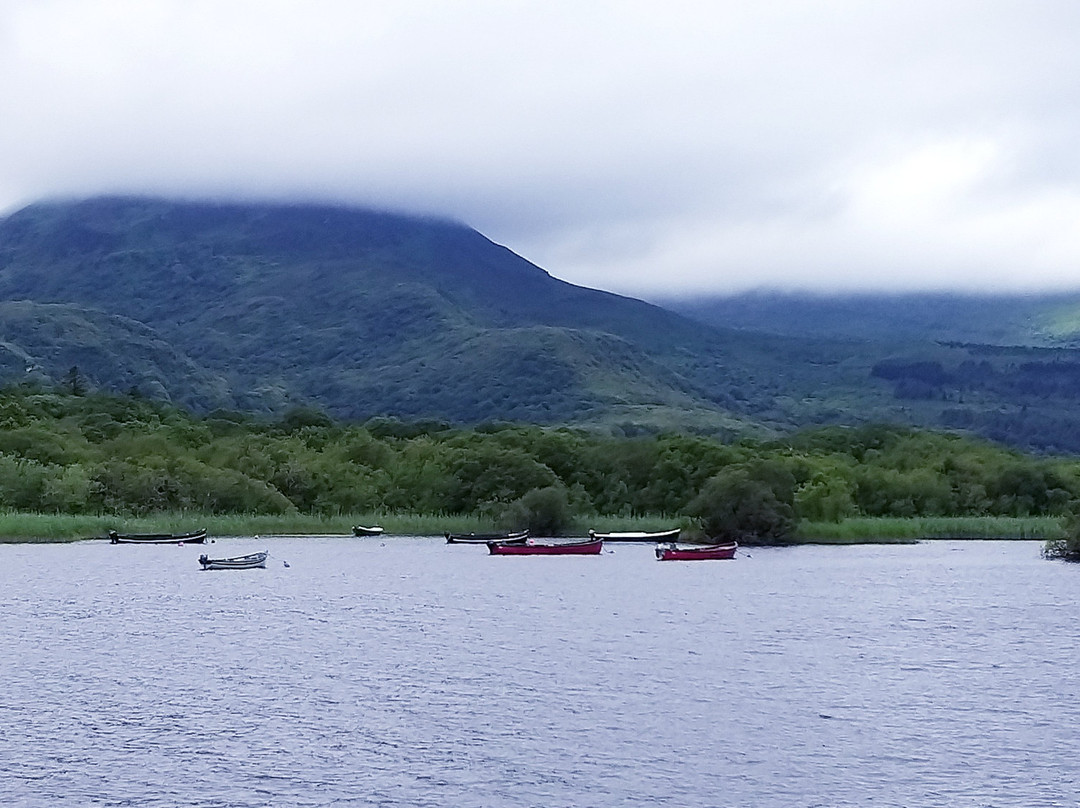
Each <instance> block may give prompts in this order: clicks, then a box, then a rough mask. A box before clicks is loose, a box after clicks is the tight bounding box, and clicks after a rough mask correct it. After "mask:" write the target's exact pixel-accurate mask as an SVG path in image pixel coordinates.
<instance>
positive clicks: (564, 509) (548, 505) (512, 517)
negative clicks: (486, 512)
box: [500, 485, 572, 536]
mask: <svg viewBox="0 0 1080 808" xmlns="http://www.w3.org/2000/svg"><path fill="white" fill-rule="evenodd" d="M571 518H572V517H571V513H570V497H569V495H568V494H567V491H566V489H565V488H564V487H563V486H561V485H549V486H547V487H545V488H534V489H532V490H531V491H528V492H526V493H525V495H524V496H522V497H521V498H520V499H517V500H515V501H514V502H511V503H510V504H509V505H508V506H507V507H506V509H505V510H504V511H503V516H502V519H500V522H502V523H503V524H504V525H505V526H506V527H508V528H510V529H513V530H520V529H522V528H526V527H527V528H528V529H529V532H530V533H532V534H534V535H537V536H558V535H560V534H561V533H562V532H563V531H564V530H565V529H566V528H567V527H568V526H569V524H570V522H571Z"/></svg>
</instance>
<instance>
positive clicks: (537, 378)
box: [0, 198, 757, 422]
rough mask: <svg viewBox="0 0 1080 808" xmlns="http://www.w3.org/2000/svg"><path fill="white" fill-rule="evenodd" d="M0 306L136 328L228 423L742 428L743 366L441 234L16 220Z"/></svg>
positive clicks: (326, 222)
mask: <svg viewBox="0 0 1080 808" xmlns="http://www.w3.org/2000/svg"><path fill="white" fill-rule="evenodd" d="M0 298H2V299H5V300H31V301H35V302H38V303H59V304H69V305H76V306H79V307H83V308H84V309H86V310H92V311H97V312H101V313H103V314H107V315H114V316H122V317H125V318H128V319H129V320H134V321H138V322H141V323H143V324H145V325H146V326H147V327H148V328H152V329H153V332H154V333H155V334H157V335H159V336H160V337H161V338H162V339H163V340H165V341H166V342H167V343H168V345H169V346H170V348H171V349H172V350H173V351H175V352H176V353H177V355H178V356H179V355H182V356H185V357H191V358H193V360H194V361H195V362H197V364H198V366H199V372H198V373H192V374H190V375H191V376H192V378H195V377H200V378H201V376H205V377H206V378H207V379H211V380H214V383H216V384H218V385H220V386H221V387H222V388H223V389H225V390H227V391H228V397H229V398H230V400H231V401H232V403H233V405H234V406H238V407H242V408H246V409H248V408H249V409H257V410H258V409H261V410H274V409H279V408H282V407H285V406H288V405H289V404H291V403H301V402H303V403H307V402H314V403H317V404H319V405H320V406H323V407H325V408H326V409H327V410H329V411H330V412H331V413H333V414H335V415H338V416H344V417H353V418H362V417H368V416H371V415H377V414H380V415H381V414H395V415H402V416H408V417H445V418H452V419H453V420H456V421H462V422H470V421H477V420H484V419H491V418H506V419H517V418H525V419H529V420H538V421H541V422H557V421H574V420H581V419H585V420H601V421H602V420H604V417H605V416H604V414H605V412H607V411H608V410H609V409H611V408H620V411H622V412H625V408H626V407H628V406H629V407H644V408H648V407H656V406H662V407H666V408H672V409H673V410H674V411H682V412H684V413H685V414H686V415H687V417H689V418H691V419H694V420H697V421H701V420H707V419H708V418H709V417H710V414H716V416H717V417H718V418H720V419H721V420H725V419H732V418H734V419H735V420H736V421H739V420H744V419H746V418H748V417H750V416H751V415H752V413H751V412H750V411H749V409H748V408H746V407H743V406H742V404H741V403H740V401H739V400H738V399H737V398H735V397H734V396H732V394H731V391H732V390H733V389H734V388H735V387H737V386H738V385H739V384H740V379H742V386H743V387H746V386H747V383H748V380H747V379H746V378H745V375H746V374H745V372H744V370H743V368H745V366H746V361H745V359H744V358H743V356H742V355H743V354H747V353H752V352H753V350H757V348H754V349H751V347H749V346H743V347H741V348H740V347H738V346H737V345H734V344H733V343H732V342H731V339H730V335H727V336H725V335H724V334H722V333H721V332H719V331H717V330H715V329H710V328H705V327H702V326H701V325H700V324H696V323H694V322H692V321H690V320H688V319H686V318H683V317H682V316H680V315H677V314H674V313H672V312H668V311H666V310H664V309H661V308H659V307H656V306H652V305H650V304H648V303H644V302H642V301H638V300H633V299H629V298H625V297H620V296H618V295H613V294H610V293H606V292H600V291H597V290H592V289H585V288H582V287H578V286H574V285H572V284H569V283H565V282H563V281H560V280H557V279H555V278H553V277H551V276H550V275H549V274H548V273H546V272H545V271H543V270H541V269H540V268H538V267H536V266H534V265H533V264H531V263H529V262H528V261H526V260H525V259H523V258H521V257H520V256H517V255H515V254H514V253H512V252H510V251H509V250H507V249H506V248H504V247H500V246H498V245H495V244H493V243H492V242H490V241H489V240H488V239H486V238H484V237H483V236H482V235H480V234H479V233H477V232H475V231H473V230H471V229H469V228H467V227H464V226H463V225H459V224H456V223H452V222H447V221H440V220H433V219H422V218H414V217H405V216H399V215H394V214H388V213H379V212H372V211H363V210H353V209H345V208H336V207H319V206H291V205H247V204H209V203H194V202H183V203H181V202H169V201H162V200H153V199H131V198H103V199H91V200H85V201H80V202H71V203H51V204H40V205H33V206H30V207H28V208H25V209H23V210H21V211H19V212H17V213H15V214H13V215H12V216H10V217H8V218H7V219H5V220H3V221H2V222H0ZM200 374H201V375H200ZM97 381H98V382H99V383H100V384H102V385H104V386H106V387H111V388H116V387H118V385H119V384H120V381H119V379H118V378H113V377H112V376H110V375H109V374H107V373H105V374H104V375H102V376H101V378H100V379H98V380H97ZM175 387H176V385H173V388H175ZM171 395H172V397H173V398H178V400H181V401H185V402H190V401H192V400H199V401H201V400H203V399H204V398H206V396H205V395H204V394H202V393H200V394H199V395H194V394H189V393H188V392H186V391H184V392H183V393H182V394H180V395H178V394H177V393H176V392H172V393H171Z"/></svg>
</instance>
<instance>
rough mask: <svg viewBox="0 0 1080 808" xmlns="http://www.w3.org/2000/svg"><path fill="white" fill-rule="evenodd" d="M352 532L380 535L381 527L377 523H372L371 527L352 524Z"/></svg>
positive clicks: (357, 534) (362, 534) (356, 534)
mask: <svg viewBox="0 0 1080 808" xmlns="http://www.w3.org/2000/svg"><path fill="white" fill-rule="evenodd" d="M352 532H353V535H354V536H380V535H382V532H383V529H382V528H381V527H379V526H378V525H372V526H371V527H364V526H363V525H353V529H352Z"/></svg>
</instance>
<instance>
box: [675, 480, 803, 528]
mask: <svg viewBox="0 0 1080 808" xmlns="http://www.w3.org/2000/svg"><path fill="white" fill-rule="evenodd" d="M792 488H794V484H792ZM781 494H782V495H783V494H784V492H781ZM793 496H794V492H793V490H792V491H790V492H789V493H788V496H787V497H784V498H782V497H781V496H777V492H776V491H775V490H774V489H773V486H772V485H770V484H769V482H768V481H766V480H762V479H757V478H755V477H754V476H753V475H752V474H751V473H750V471H749V470H748V469H746V468H744V467H738V466H736V467H730V468H726V469H724V470H723V471H721V472H720V473H719V474H717V475H716V476H715V477H713V478H712V479H710V480H709V481H708V482H707V483H705V487H704V488H702V490H701V492H700V493H699V494H698V495H697V497H695V498H694V500H693V501H692V502H691V503H690V505H689V507H688V508H687V513H688V514H689V515H690V516H693V517H695V518H697V519H698V520H699V521H700V524H701V529H702V530H703V531H704V533H705V535H706V536H708V537H709V538H710V539H714V540H716V541H738V542H741V543H743V544H778V543H783V542H785V541H788V540H789V539H790V537H791V535H792V533H793V532H794V529H795V513H794V509H793V508H792V506H791V503H790V499H791V498H792V497H793ZM785 499H786V500H787V501H785Z"/></svg>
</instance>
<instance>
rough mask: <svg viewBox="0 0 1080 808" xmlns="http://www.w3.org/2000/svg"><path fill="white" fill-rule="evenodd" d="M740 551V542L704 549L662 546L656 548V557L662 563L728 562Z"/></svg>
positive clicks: (713, 545)
mask: <svg viewBox="0 0 1080 808" xmlns="http://www.w3.org/2000/svg"><path fill="white" fill-rule="evenodd" d="M738 549H739V543H738V542H734V541H733V542H728V543H726V544H710V545H705V546H702V547H676V546H674V545H668V546H664V545H660V546H658V547H657V548H656V557H657V559H659V560H660V561H708V560H727V559H730V558H734V557H735V551H736V550H738Z"/></svg>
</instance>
